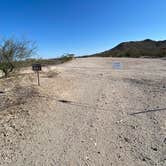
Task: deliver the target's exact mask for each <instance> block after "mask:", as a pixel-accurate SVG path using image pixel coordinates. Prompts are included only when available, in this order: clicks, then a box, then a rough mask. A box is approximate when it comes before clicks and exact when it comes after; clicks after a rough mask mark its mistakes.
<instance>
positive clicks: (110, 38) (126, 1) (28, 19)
mask: <svg viewBox="0 0 166 166" xmlns="http://www.w3.org/2000/svg"><path fill="white" fill-rule="evenodd" d="M2 36H3V37H10V36H14V37H17V38H21V37H26V38H27V39H31V40H34V41H36V42H37V45H38V52H39V55H40V57H44V58H53V57H57V56H60V55H62V54H63V53H74V54H76V55H87V54H92V53H96V52H100V51H104V50H107V49H110V48H112V47H113V46H115V45H116V44H118V43H120V42H123V41H130V40H142V39H146V38H150V39H154V40H164V39H166V1H165V0H0V37H2Z"/></svg>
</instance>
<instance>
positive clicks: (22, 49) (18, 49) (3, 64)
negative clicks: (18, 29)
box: [0, 38, 36, 77]
mask: <svg viewBox="0 0 166 166" xmlns="http://www.w3.org/2000/svg"><path fill="white" fill-rule="evenodd" d="M35 53H36V46H35V43H34V42H32V41H29V40H25V39H24V40H16V39H13V38H10V39H3V40H1V41H0V70H1V71H2V72H3V73H4V75H5V77H7V76H8V74H9V73H10V72H12V71H13V70H14V69H15V67H16V66H15V64H16V63H15V62H18V61H22V60H25V59H27V58H29V57H31V56H33V55H34V54H35ZM17 64H18V63H17Z"/></svg>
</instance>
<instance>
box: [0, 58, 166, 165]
mask: <svg viewBox="0 0 166 166" xmlns="http://www.w3.org/2000/svg"><path fill="white" fill-rule="evenodd" d="M113 61H115V62H121V63H122V64H123V69H121V70H116V69H112V62H113ZM0 91H1V93H0V165H3V166H9V165H11V166H42V165H43V166H79V165H80V166H111V165H112V166H165V165H166V61H165V60H156V59H123V58H122V59H117V58H116V59H115V58H85V59H76V60H73V61H71V62H69V63H66V64H63V65H58V66H50V67H45V68H44V69H43V72H42V73H41V86H40V87H38V86H36V77H35V74H34V73H32V72H31V70H30V69H26V70H24V71H23V72H22V73H21V74H20V75H18V76H17V78H9V79H5V80H2V79H1V80H0Z"/></svg>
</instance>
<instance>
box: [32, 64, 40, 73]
mask: <svg viewBox="0 0 166 166" xmlns="http://www.w3.org/2000/svg"><path fill="white" fill-rule="evenodd" d="M41 69H42V67H41V64H37V63H36V64H33V65H32V70H33V71H41Z"/></svg>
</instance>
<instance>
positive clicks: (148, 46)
mask: <svg viewBox="0 0 166 166" xmlns="http://www.w3.org/2000/svg"><path fill="white" fill-rule="evenodd" d="M92 56H98V57H135V58H139V57H149V58H161V57H166V40H164V41H154V40H150V39H146V40H143V41H131V42H124V43H121V44H119V45H117V46H116V47H114V48H112V49H110V50H107V51H104V52H101V53H97V54H94V55H92Z"/></svg>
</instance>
